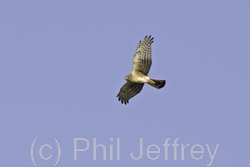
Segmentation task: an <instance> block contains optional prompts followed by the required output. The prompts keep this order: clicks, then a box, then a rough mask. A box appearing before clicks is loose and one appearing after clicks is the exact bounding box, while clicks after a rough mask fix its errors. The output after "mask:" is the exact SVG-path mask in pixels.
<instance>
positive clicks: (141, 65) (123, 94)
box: [117, 35, 166, 104]
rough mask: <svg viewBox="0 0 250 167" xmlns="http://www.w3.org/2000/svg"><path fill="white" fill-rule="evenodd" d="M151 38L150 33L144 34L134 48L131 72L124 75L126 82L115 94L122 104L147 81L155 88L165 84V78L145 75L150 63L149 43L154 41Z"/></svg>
mask: <svg viewBox="0 0 250 167" xmlns="http://www.w3.org/2000/svg"><path fill="white" fill-rule="evenodd" d="M153 39H154V38H151V35H150V36H145V38H144V39H143V40H142V41H140V42H139V44H138V46H137V48H136V52H135V55H134V59H133V70H132V73H131V74H129V75H126V76H125V78H124V79H125V80H126V81H127V82H126V83H125V84H124V85H123V86H122V88H121V89H120V92H119V93H118V95H117V97H118V100H119V101H121V103H122V104H123V103H124V104H127V103H129V99H131V98H132V97H134V96H135V95H137V94H138V93H140V91H141V90H142V88H143V86H144V83H148V84H149V85H151V86H153V87H155V88H157V89H160V88H162V87H164V86H165V83H166V81H165V80H157V79H151V78H149V77H148V76H147V75H148V72H149V70H150V67H151V64H152V58H151V44H152V43H153V42H154V41H153Z"/></svg>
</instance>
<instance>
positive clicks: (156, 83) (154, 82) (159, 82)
mask: <svg viewBox="0 0 250 167" xmlns="http://www.w3.org/2000/svg"><path fill="white" fill-rule="evenodd" d="M148 84H149V85H151V86H153V87H155V88H157V89H161V88H163V87H164V86H165V84H166V81H165V80H158V79H151V81H150V82H148Z"/></svg>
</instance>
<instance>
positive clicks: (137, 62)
mask: <svg viewBox="0 0 250 167" xmlns="http://www.w3.org/2000/svg"><path fill="white" fill-rule="evenodd" d="M153 39H154V38H153V37H152V38H151V35H150V36H145V38H144V39H143V40H142V41H140V42H139V44H138V46H137V48H136V52H135V55H134V59H133V71H136V72H141V73H143V74H144V75H147V74H148V73H149V70H150V67H151V64H152V58H151V54H152V53H151V45H152V43H153V42H154V41H153Z"/></svg>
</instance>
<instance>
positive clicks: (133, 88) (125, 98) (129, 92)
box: [116, 81, 144, 104]
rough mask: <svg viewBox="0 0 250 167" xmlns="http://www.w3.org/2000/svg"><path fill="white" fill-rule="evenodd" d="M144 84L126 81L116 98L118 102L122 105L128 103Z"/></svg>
mask: <svg viewBox="0 0 250 167" xmlns="http://www.w3.org/2000/svg"><path fill="white" fill-rule="evenodd" d="M143 85H144V83H133V82H129V81H127V82H126V83H125V84H124V85H123V86H122V88H121V89H120V92H119V93H118V95H117V96H116V97H118V100H119V101H121V103H122V104H123V103H124V104H127V103H129V99H131V98H132V97H134V96H135V95H137V94H138V93H140V91H141V90H142V88H143Z"/></svg>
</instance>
